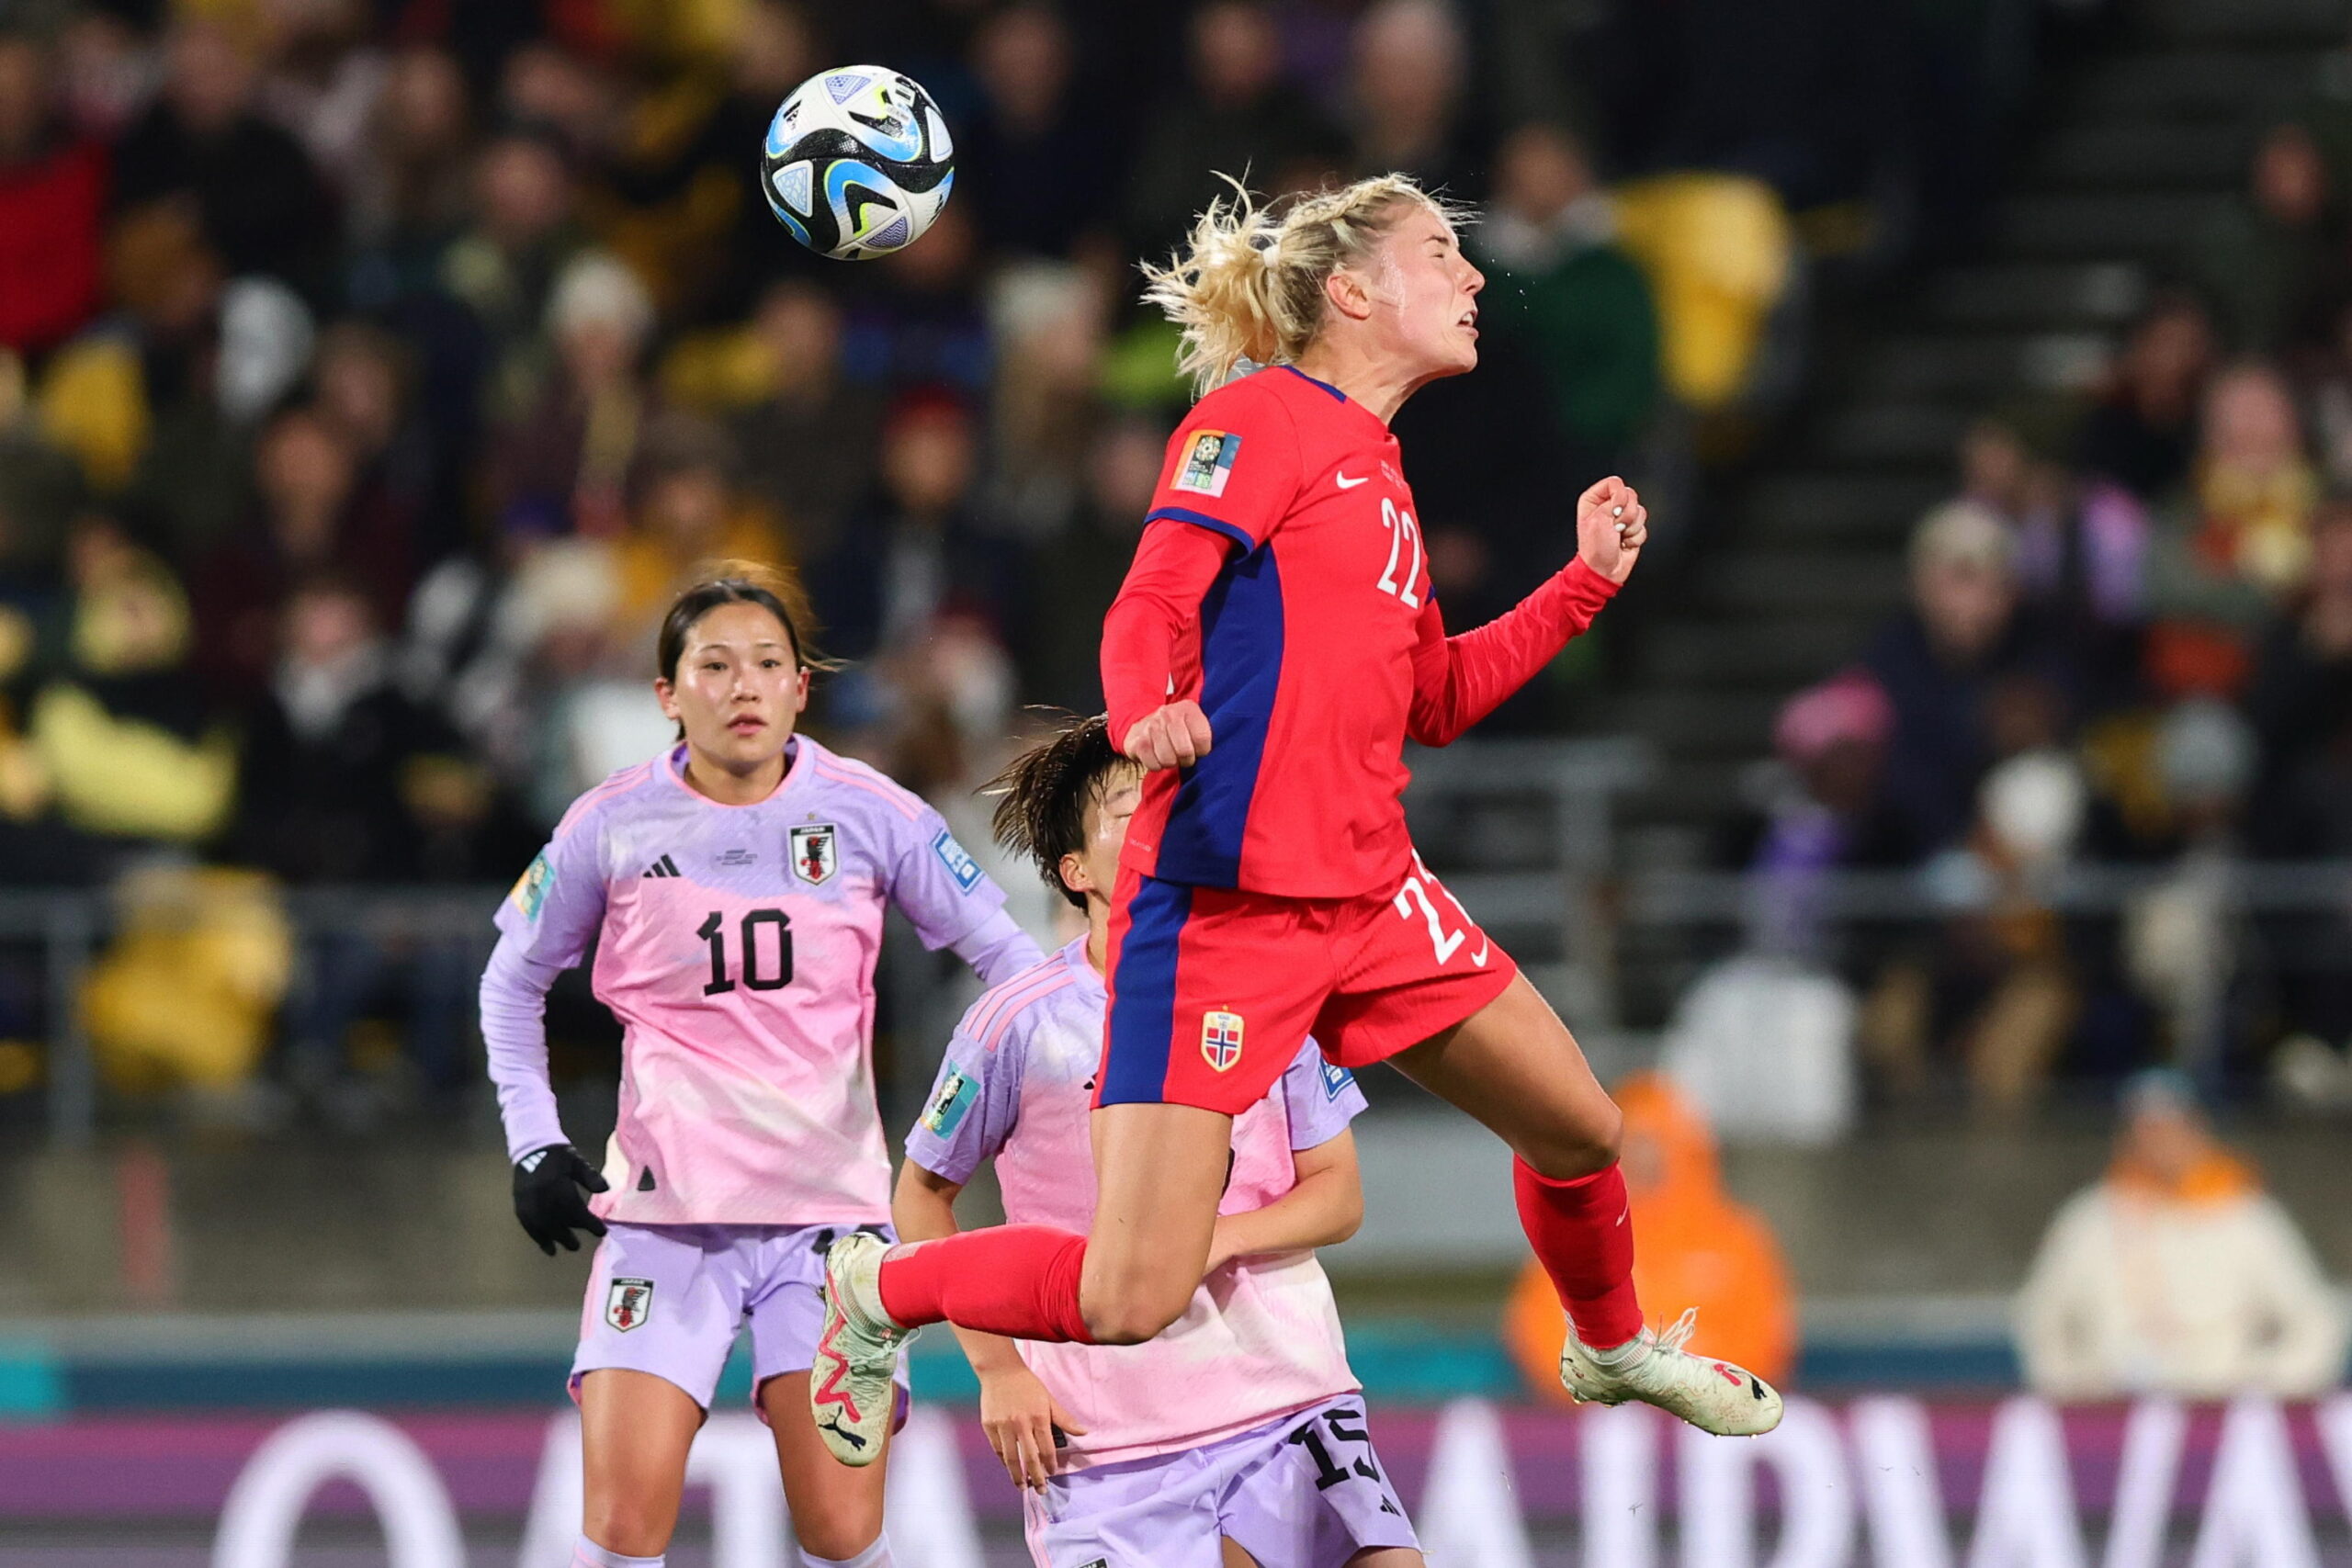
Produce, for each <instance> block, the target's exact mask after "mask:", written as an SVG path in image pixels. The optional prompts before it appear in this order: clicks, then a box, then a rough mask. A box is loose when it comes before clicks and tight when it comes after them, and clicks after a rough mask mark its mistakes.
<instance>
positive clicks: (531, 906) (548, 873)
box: [506, 850, 555, 920]
mask: <svg viewBox="0 0 2352 1568" xmlns="http://www.w3.org/2000/svg"><path fill="white" fill-rule="evenodd" d="M552 886H555V866H554V865H553V864H552V863H549V862H548V852H547V851H545V850H541V851H540V852H539V853H538V858H537V859H536V860H534V861H532V862H531V863H530V864H529V865H527V866H526V867H524V868H523V874H522V875H520V876H518V877H516V878H515V891H513V892H512V893H509V894H508V895H507V896H506V897H508V898H510V899H511V900H513V901H514V905H515V908H518V909H520V910H522V911H523V918H524V919H526V920H536V919H538V918H539V906H540V905H542V904H544V903H546V902H547V901H548V888H550V887H552Z"/></svg>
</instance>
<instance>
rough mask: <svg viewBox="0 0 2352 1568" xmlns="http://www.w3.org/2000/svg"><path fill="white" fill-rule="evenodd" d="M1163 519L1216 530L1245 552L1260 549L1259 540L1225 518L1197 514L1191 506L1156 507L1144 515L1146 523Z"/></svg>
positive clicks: (1202, 513)
mask: <svg viewBox="0 0 2352 1568" xmlns="http://www.w3.org/2000/svg"><path fill="white" fill-rule="evenodd" d="M1162 519H1167V520H1169V521H1172V522H1177V523H1190V524H1192V525H1194V526H1195V527H1201V528H1208V529H1211V530H1214V531H1215V532H1216V533H1219V534H1222V535H1224V536H1226V537H1227V538H1228V539H1231V540H1232V541H1233V542H1234V543H1235V544H1237V545H1239V546H1240V547H1242V548H1243V549H1245V550H1250V549H1255V548H1257V547H1258V541H1257V540H1255V539H1252V538H1251V537H1250V536H1249V535H1248V534H1245V533H1243V532H1242V531H1241V530H1240V529H1238V528H1237V527H1235V526H1234V525H1232V524H1230V523H1227V521H1226V520H1225V519H1224V518H1222V517H1212V516H1210V515H1209V514H1208V513H1205V512H1195V511H1193V509H1192V508H1191V507H1189V506H1160V507H1155V508H1154V509H1152V510H1151V511H1149V512H1147V513H1144V519H1143V520H1144V521H1145V522H1146V523H1158V522H1159V521H1161V520H1162Z"/></svg>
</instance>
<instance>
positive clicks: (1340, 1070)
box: [1323, 1062, 1356, 1100]
mask: <svg viewBox="0 0 2352 1568" xmlns="http://www.w3.org/2000/svg"><path fill="white" fill-rule="evenodd" d="M1355 1081H1356V1076H1355V1074H1353V1073H1351V1072H1350V1071H1348V1069H1347V1068H1345V1067H1343V1066H1340V1065H1339V1064H1338V1063H1337V1062H1326V1063H1324V1064H1323V1098H1324V1099H1326V1100H1337V1099H1339V1098H1340V1095H1341V1094H1343V1093H1345V1092H1346V1090H1347V1087H1348V1086H1349V1085H1350V1084H1351V1083H1353V1082H1355Z"/></svg>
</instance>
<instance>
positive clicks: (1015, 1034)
mask: <svg viewBox="0 0 2352 1568" xmlns="http://www.w3.org/2000/svg"><path fill="white" fill-rule="evenodd" d="M987 1005H988V998H986V997H983V998H980V1000H979V1001H978V1002H977V1003H975V1004H974V1005H973V1008H972V1010H971V1011H970V1012H967V1013H966V1014H965V1015H964V1021H963V1022H962V1023H960V1024H958V1025H957V1026H956V1033H955V1035H954V1036H953V1037H952V1038H951V1039H949V1041H948V1042H947V1055H945V1056H944V1057H943V1058H942V1059H941V1061H940V1064H939V1076H938V1077H935V1078H933V1080H932V1085H931V1098H930V1099H929V1100H925V1101H924V1102H923V1111H922V1116H921V1117H920V1118H919V1119H917V1121H916V1122H915V1125H914V1129H913V1131H911V1132H910V1133H909V1134H907V1158H908V1159H909V1160H910V1161H911V1162H913V1163H914V1164H916V1165H919V1166H921V1167H922V1168H923V1169H925V1170H927V1171H930V1172H931V1173H932V1174H933V1176H938V1177H943V1178H944V1179H947V1180H949V1181H953V1182H955V1183H956V1185H957V1186H959V1187H960V1186H962V1185H963V1184H964V1183H965V1182H967V1181H969V1180H971V1179H972V1172H974V1171H976V1170H978V1168H980V1162H981V1161H982V1160H984V1159H992V1158H994V1157H995V1156H996V1152H997V1151H998V1150H999V1149H1001V1148H1002V1147H1004V1142H1005V1140H1006V1139H1007V1138H1010V1137H1011V1136H1012V1129H1013V1127H1014V1125H1015V1124H1016V1123H1017V1122H1019V1121H1020V1119H1021V1076H1022V1072H1023V1068H1025V1067H1026V1066H1027V1065H1028V1055H1029V1048H1028V1042H1029V1037H1028V1034H1027V1033H1026V1032H1024V1031H1023V1030H1019V1029H1012V1030H1007V1031H1006V1032H1004V1034H1003V1035H1002V1036H1001V1037H1000V1038H999V1040H998V1041H997V1046H996V1049H995V1050H993V1051H991V1050H989V1048H988V1047H987V1046H985V1045H983V1044H981V1043H979V1041H978V1040H977V1039H975V1038H974V1037H973V1035H972V1032H971V1025H972V1020H973V1019H974V1017H975V1016H977V1015H978V1012H979V1010H980V1009H981V1008H983V1007H985V1006H987Z"/></svg>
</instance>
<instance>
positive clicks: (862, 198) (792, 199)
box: [760, 65, 956, 261]
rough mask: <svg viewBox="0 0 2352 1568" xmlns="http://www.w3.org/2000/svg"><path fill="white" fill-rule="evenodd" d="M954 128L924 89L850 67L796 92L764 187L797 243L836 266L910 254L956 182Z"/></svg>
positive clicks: (771, 150) (783, 111)
mask: <svg viewBox="0 0 2352 1568" xmlns="http://www.w3.org/2000/svg"><path fill="white" fill-rule="evenodd" d="M955 156H956V146H955V143H954V142H953V141H950V140H949V139H948V135H947V121H946V120H945V119H944V118H943V117H942V116H941V115H940V112H939V106H938V104H936V103H934V102H933V100H932V96H931V95H930V94H929V93H926V92H924V91H923V90H922V85H920V84H918V83H916V82H915V81H913V80H911V79H910V78H909V77H906V76H902V75H900V74H899V73H898V72H896V71H892V70H889V69H888V68H886V67H884V66H880V65H844V66H842V68H840V69H839V70H837V71H828V72H825V73H823V74H821V75H817V76H811V77H810V78H809V80H807V81H806V82H803V83H801V84H800V85H799V86H797V87H796V88H794V89H793V92H792V96H790V97H788V98H786V99H785V100H784V105H783V107H781V108H778V109H777V110H776V111H775V118H774V119H772V120H770V121H769V122H768V139H767V144H766V146H765V147H764V148H763V149H762V150H761V153H760V190H761V193H762V194H763V195H764V196H765V197H767V198H768V210H769V211H771V212H773V213H775V215H776V219H777V220H778V221H780V222H782V223H783V225H784V226H785V227H786V229H789V230H791V231H792V237H793V238H794V239H796V240H797V241H799V242H800V243H802V244H804V245H806V246H808V247H809V249H810V250H812V251H815V252H817V253H818V254H820V255H828V256H831V257H832V258H833V259H834V260H836V261H864V260H865V259H866V258H868V257H871V256H881V255H888V254H890V253H891V252H892V251H898V250H904V249H905V248H906V247H907V246H909V245H911V244H913V243H915V241H917V240H918V239H921V238H922V232H923V231H924V230H926V229H928V228H930V227H931V224H932V220H933V219H935V218H937V217H938V216H939V210H940V209H941V208H943V207H945V206H946V205H947V191H948V187H950V186H953V185H954V184H955V183H956V168H955V162H954V160H955Z"/></svg>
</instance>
